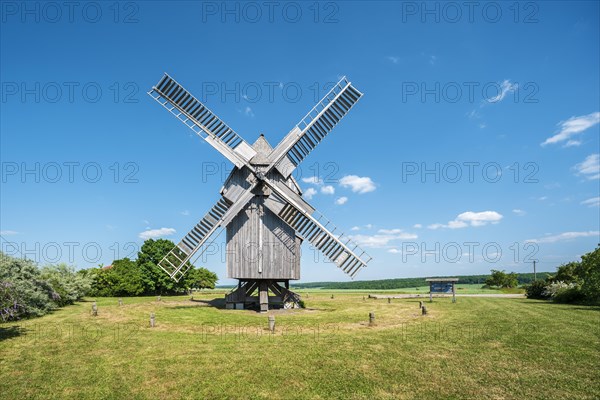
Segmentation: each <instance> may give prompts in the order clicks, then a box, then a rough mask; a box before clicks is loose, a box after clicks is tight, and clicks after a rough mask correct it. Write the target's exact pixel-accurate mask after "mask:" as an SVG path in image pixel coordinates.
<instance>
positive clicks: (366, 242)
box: [350, 229, 419, 248]
mask: <svg viewBox="0 0 600 400" xmlns="http://www.w3.org/2000/svg"><path fill="white" fill-rule="evenodd" d="M381 231H385V229H382V230H380V231H379V232H381ZM389 231H397V230H396V229H392V230H389ZM418 237H419V236H418V235H416V234H414V233H408V232H398V233H394V234H381V233H377V234H376V235H351V236H350V238H351V239H352V240H353V241H355V242H356V243H357V244H358V245H360V246H363V247H376V248H381V247H386V246H388V245H389V243H390V242H393V241H396V240H412V239H417V238H418Z"/></svg>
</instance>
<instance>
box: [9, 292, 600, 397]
mask: <svg viewBox="0 0 600 400" xmlns="http://www.w3.org/2000/svg"><path fill="white" fill-rule="evenodd" d="M301 292H302V293H304V299H305V301H306V305H307V309H304V310H275V311H273V312H272V314H273V315H275V318H276V324H277V325H276V332H275V334H273V335H271V334H269V331H268V329H267V316H266V315H264V314H262V315H261V314H257V313H255V312H253V311H236V310H225V309H222V308H217V307H214V306H215V305H217V306H222V304H223V301H222V295H219V294H217V293H218V292H209V293H205V294H203V295H195V301H193V302H192V301H190V300H189V298H188V297H163V298H162V301H161V302H160V303H159V302H157V301H156V298H154V297H152V298H148V297H142V298H125V299H123V300H124V302H125V304H124V305H123V306H122V307H119V306H118V303H117V299H114V298H101V299H97V300H98V301H97V303H98V309H99V314H98V316H97V317H92V316H91V315H90V309H91V302H82V303H78V304H76V305H73V306H69V307H66V308H64V309H61V310H58V311H56V312H54V313H53V314H51V315H47V316H45V317H42V318H38V319H32V320H28V321H22V322H20V323H11V324H0V335H1V336H2V339H1V340H0V376H1V377H2V379H0V393H1V395H0V397H1V398H2V399H27V398H38V399H64V398H72V399H122V398H126V399H146V398H154V399H182V398H183V399H188V398H189V399H220V398H232V399H246V398H248V399H283V398H289V399H330V398H334V399H336V398H337V399H448V398H451V399H483V398H485V399H523V398H532V399H565V398H569V399H598V398H600V374H599V371H600V339H599V335H600V309H599V308H598V307H584V306H573V305H558V304H551V303H547V302H542V301H534V300H527V299H506V298H459V299H458V301H457V303H456V304H452V303H451V301H450V300H449V299H435V300H434V302H433V303H428V302H427V303H426V305H427V308H428V310H429V314H428V315H426V316H421V315H420V310H419V308H418V301H417V300H414V299H397V300H393V301H392V302H391V304H388V302H387V300H372V299H367V300H363V295H366V294H368V293H369V292H364V293H359V292H347V291H336V292H335V295H334V299H331V298H330V296H331V293H332V292H330V291H327V292H325V291H322V292H319V291H315V290H312V291H301ZM370 311H374V312H375V314H376V323H377V325H376V326H374V327H369V326H368V313H369V312H370ZM151 312H153V313H155V314H156V323H157V326H156V327H155V328H150V327H149V315H150V313H151Z"/></svg>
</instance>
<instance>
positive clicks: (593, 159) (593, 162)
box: [573, 154, 600, 180]
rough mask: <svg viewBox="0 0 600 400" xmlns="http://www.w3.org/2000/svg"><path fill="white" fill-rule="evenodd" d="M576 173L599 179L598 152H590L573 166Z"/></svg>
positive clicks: (599, 157) (599, 159)
mask: <svg viewBox="0 0 600 400" xmlns="http://www.w3.org/2000/svg"><path fill="white" fill-rule="evenodd" d="M573 168H574V169H575V170H576V171H577V172H576V174H577V175H583V176H585V178H586V179H589V180H593V179H600V154H591V155H589V156H587V157H586V158H585V160H583V161H582V162H580V163H579V164H577V165H575V166H574V167H573Z"/></svg>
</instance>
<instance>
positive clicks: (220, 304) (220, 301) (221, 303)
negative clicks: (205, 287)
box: [173, 298, 225, 310]
mask: <svg viewBox="0 0 600 400" xmlns="http://www.w3.org/2000/svg"><path fill="white" fill-rule="evenodd" d="M190 303H196V304H190V305H189V306H175V307H173V308H193V307H198V305H206V306H209V307H214V308H217V309H221V310H224V309H225V299H224V298H215V299H212V300H202V299H193V300H190ZM198 303H199V304H198Z"/></svg>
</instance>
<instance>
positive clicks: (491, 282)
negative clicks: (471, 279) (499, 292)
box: [485, 269, 519, 288]
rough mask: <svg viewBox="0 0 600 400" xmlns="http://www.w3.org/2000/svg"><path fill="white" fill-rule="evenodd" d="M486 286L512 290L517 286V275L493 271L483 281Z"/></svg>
mask: <svg viewBox="0 0 600 400" xmlns="http://www.w3.org/2000/svg"><path fill="white" fill-rule="evenodd" d="M485 284H486V285H487V286H495V287H500V288H513V287H516V286H517V285H518V284H519V281H518V279H517V274H515V273H514V272H511V273H510V274H507V273H506V272H504V271H498V270H496V269H493V270H492V271H491V276H490V277H489V278H487V279H486V280H485Z"/></svg>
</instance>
